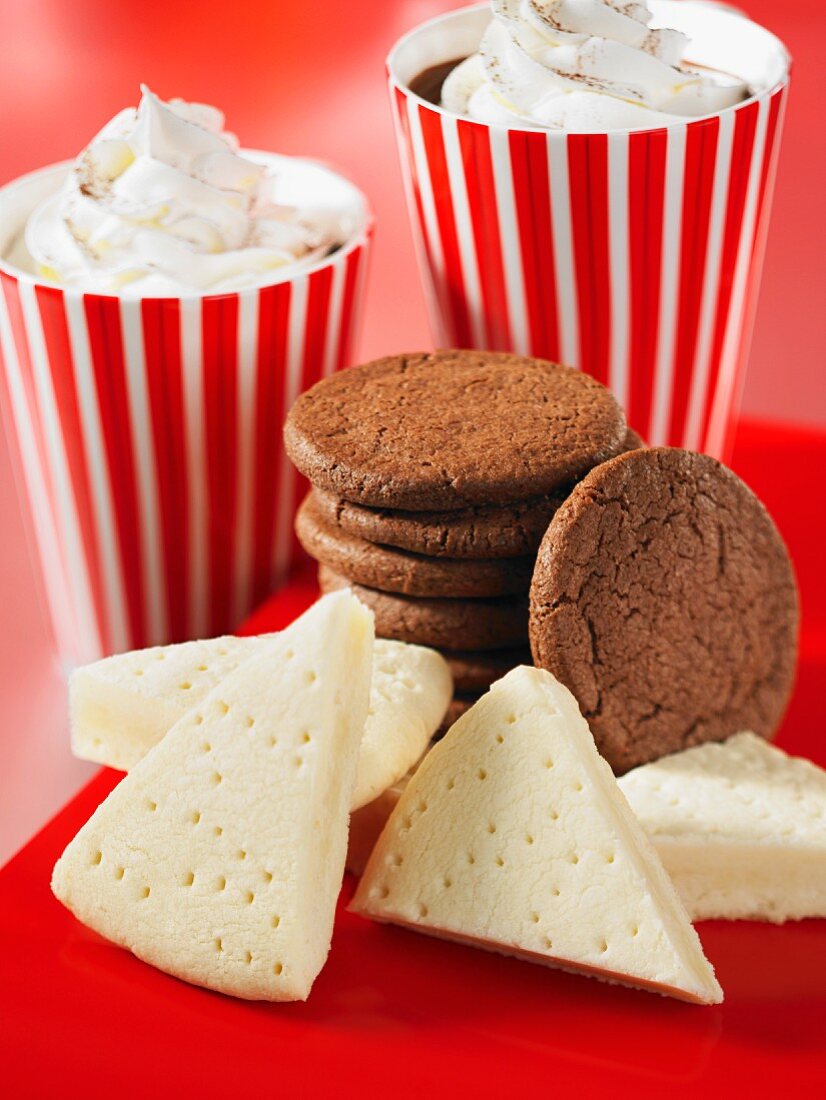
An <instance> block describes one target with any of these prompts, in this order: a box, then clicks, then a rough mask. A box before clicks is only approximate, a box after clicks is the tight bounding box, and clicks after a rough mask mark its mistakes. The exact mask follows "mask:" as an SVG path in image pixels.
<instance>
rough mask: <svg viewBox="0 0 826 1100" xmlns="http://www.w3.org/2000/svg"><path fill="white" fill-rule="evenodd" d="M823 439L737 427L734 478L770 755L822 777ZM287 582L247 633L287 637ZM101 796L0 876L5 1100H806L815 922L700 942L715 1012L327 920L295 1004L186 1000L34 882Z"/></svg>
mask: <svg viewBox="0 0 826 1100" xmlns="http://www.w3.org/2000/svg"><path fill="white" fill-rule="evenodd" d="M825 463H826V434H822V433H816V432H812V433H804V432H791V431H788V430H781V429H777V428H774V429H772V428H769V427H767V426H765V425H762V426H761V425H756V424H751V425H746V426H744V428H743V430H742V432H741V434H740V437H739V440H738V448H737V453H736V459H735V466H736V468H737V469H738V471H739V472H740V473H741V474H742V475H743V476H744V477H745V478H746V479H747V480H748V481H749V482H750V484H752V485H753V486H754V487H755V488H756V489H757V491H758V492H759V493H760V495H761V496H762V497H763V499H764V500H765V501H766V503H767V505H768V506H769V508H770V510H771V511H772V512H773V514H774V515H775V516H776V518H777V520H778V523H779V524H780V527H781V529H782V531H783V534H784V535H785V537H786V539H787V540H788V542H789V545H790V548H791V550H792V553H793V555H794V558H795V561H796V565H797V570H798V575H799V579H800V584H801V589H802V594H803V609H804V612H803V616H804V617H803V622H804V629H803V656H802V661H801V665H800V674H799V680H798V685H797V690H796V693H795V697H794V700H793V702H792V706H791V708H790V711H789V714H788V716H787V719H786V722H785V723H784V725H783V728H782V730H781V732H780V735H779V741H780V744H781V745H783V746H784V747H785V748H787V749H789V750H792V751H795V752H801V753H806V754H808V755H810V756H811V757H812V758H813V759H815V760H816V761H818V762H819V763H820V764H822V765H826V736H825V734H826V731H824V728H823V718H822V714H823V706H822V684H823V678H824V672H825V671H826V583H824V580H823V572H822V569H823V564H822V559H823V552H822V547H821V544H820V538H819V533H820V531H821V529H822V526H823V523H822V517H823V515H824V514H826V492H824V487H823V477H822V470H823V466H824V464H825ZM314 595H315V588H314V585H313V583H312V580H311V579H309V578H306V577H305V578H303V579H298V580H296V581H294V582H293V583H292V584H291V585H290V586H289V587H288V588H286V589H285V590H284V591H282V592H281V593H279V594H277V595H276V596H275V597H274V598H273V599H272V600H271V601H270V602H269V603H268V604H267V605H266V606H265V607H264V608H262V609H261V611H260V612H259V613H258V614H257V615H255V616H253V618H252V619H251V620H250V621H249V622H248V623H247V624H246V627H245V629H246V630H247V631H250V632H256V631H261V630H272V629H277V628H279V627H281V626H284V625H285V624H286V623H288V622H289V621H291V620H292V619H293V618H294V617H295V615H296V614H298V613H299V612H300V611H301V610H302V609H303V608H304V606H306V604H307V603H309V601H310V600H312V599H313V598H314ZM118 778H119V776H118V775H117V774H116V773H114V772H111V771H103V772H101V773H100V775H99V776H98V777H97V778H96V779H94V780H93V781H92V783H91V784H90V785H89V786H88V787H86V788H85V790H83V791H82V792H81V793H80V794H79V795H78V796H77V797H76V798H75V799H74V801H72V802H71V803H70V804H69V805H68V806H67V807H66V808H65V809H64V810H63V811H62V813H60V814H59V815H58V816H57V817H56V818H55V819H54V820H53V821H52V822H51V824H49V825H48V826H47V827H46V828H45V829H44V830H43V831H42V832H41V833H40V834H39V835H38V836H37V837H36V838H35V839H34V840H33V841H32V842H31V843H30V844H29V845H28V847H27V848H25V849H24V850H23V851H22V852H21V853H20V855H19V856H18V857H17V858H16V859H14V860H13V861H12V862H11V863H10V864H9V865H8V866H7V867H6V868H5V869H4V870H3V871H2V872H0V944H2V949H1V950H0V997H2V1010H1V1011H2V1018H3V1025H2V1028H0V1066H2V1071H3V1086H4V1093H5V1095H7V1096H10V1097H14V1098H15V1100H17V1098H23V1097H60V1096H69V1097H75V1096H78V1097H80V1096H83V1097H92V1098H94V1097H109V1096H112V1095H117V1096H118V1097H120V1098H131V1097H133V1096H134V1097H140V1098H141V1100H146V1098H147V1097H153V1096H170V1095H175V1094H180V1095H181V1096H185V1097H212V1096H236V1095H239V1094H240V1095H244V1096H250V1097H258V1096H264V1097H269V1096H276V1095H281V1096H288V1097H292V1096H302V1097H303V1096H319V1097H320V1096H330V1095H340V1096H359V1097H364V1096H371V1095H375V1094H376V1093H378V1092H381V1093H382V1094H383V1095H388V1096H398V1097H414V1096H416V1097H420V1096H422V1095H431V1096H456V1097H460V1096H461V1097H463V1096H480V1097H486V1096H490V1097H510V1096H515V1095H520V1094H521V1093H523V1092H527V1091H528V1090H530V1093H531V1094H532V1095H550V1094H553V1095H562V1096H564V1095H570V1094H573V1093H574V1090H576V1093H577V1094H578V1095H584V1096H591V1095H596V1094H597V1092H599V1093H600V1094H602V1092H603V1091H606V1093H608V1094H610V1095H611V1096H616V1095H631V1094H633V1095H634V1096H635V1097H647V1096H651V1097H655V1096H656V1097H662V1096H663V1095H668V1096H669V1097H679V1096H698V1095H700V1094H701V1093H702V1094H704V1095H706V1096H735V1097H739V1096H746V1095H748V1096H751V1097H762V1096H768V1095H776V1094H783V1093H785V1094H786V1095H790V1096H800V1095H807V1096H808V1095H817V1094H818V1085H819V1086H820V1087H826V1048H824V1021H826V921H804V922H802V923H799V924H788V925H784V926H782V927H775V926H772V925H766V924H758V923H754V924H751V923H746V922H738V923H724V922H708V923H704V924H701V925H699V932H700V936H701V938H702V941H703V945H704V947H705V949H706V952H707V954H708V956H709V958H710V959H711V960H712V962H713V963H714V965H715V967H716V968H717V973H718V976H719V978H720V982H721V984H722V985H723V988H724V990H725V993H726V1001H725V1004H723V1005H722V1006H719V1007H715V1008H698V1007H694V1006H689V1005H685V1004H681V1003H678V1002H676V1001H669V1000H665V999H662V998H660V997H657V996H654V995H652V994H648V993H641V992H636V991H633V990H627V989H621V988H618V987H611V986H605V985H603V984H601V983H598V982H595V981H592V980H589V979H586V978H581V977H575V976H573V975H569V974H563V973H561V972H556V971H552V970H547V969H545V968H543V967H537V966H531V965H530V964H528V963H522V962H516V961H514V960H512V959H504V958H500V957H497V956H494V955H489V954H486V953H484V952H481V951H474V950H473V949H471V948H467V947H459V946H456V945H452V944H447V943H442V942H439V941H436V940H432V939H429V938H427V937H425V936H418V935H416V934H414V933H411V932H405V931H403V930H401V929H397V928H389V927H380V926H378V925H373V924H371V923H370V922H369V921H366V920H363V919H361V918H359V917H356V916H353V915H350V914H348V913H346V912H345V911H344V903H345V902H346V900H347V898H348V897H349V895H350V893H351V890H352V884H351V883H350V882H346V883H345V888H344V892H343V896H342V904H341V907H340V911H339V915H338V918H337V922H336V930H335V937H334V940H333V949H332V952H331V955H330V960H329V962H328V964H327V966H326V967H325V969H324V970H323V971H322V973H321V975H320V977H319V978H318V980H317V982H316V985H315V988H314V989H313V992H312V994H311V996H310V1000H309V1001H308V1002H307V1003H306V1004H303V1005H302V1004H296V1005H268V1004H253V1003H247V1002H242V1001H236V1000H233V999H231V998H229V997H224V996H221V995H219V994H214V993H210V992H207V991H205V990H201V989H196V988H194V987H191V986H188V985H186V984H184V983H183V982H179V981H177V980H176V979H174V978H170V977H168V976H166V975H165V974H162V973H160V972H159V971H156V970H153V969H152V968H151V967H149V966H147V965H145V964H144V963H142V962H139V961H138V960H137V959H135V958H134V957H133V956H132V955H130V954H128V953H127V952H125V951H122V950H121V949H119V948H117V947H113V946H111V945H110V944H108V943H106V942H105V941H104V940H102V939H101V938H100V937H98V936H97V935H95V934H94V933H92V932H90V931H88V930H87V929H85V928H84V927H83V926H81V925H80V924H78V923H77V922H76V921H75V920H74V918H73V917H72V916H71V915H70V914H69V913H68V912H67V911H66V910H65V909H63V907H62V906H61V905H60V904H59V903H58V902H57V901H55V900H54V899H53V897H52V896H51V894H50V892H49V885H48V884H49V876H50V873H51V868H52V865H53V863H54V861H55V859H56V858H57V856H58V855H59V854H60V852H61V851H62V849H63V847H64V846H65V844H66V843H67V842H68V840H69V839H70V838H71V836H72V835H73V834H74V833H75V832H76V831H77V829H78V828H79V827H80V826H81V825H82V824H83V822H84V821H85V820H86V819H87V817H88V816H89V815H90V813H91V812H92V810H93V809H94V807H95V806H96V805H97V804H98V802H100V800H101V799H102V798H103V797H104V796H105V795H106V794H107V792H108V791H109V790H110V789H111V787H112V786H113V785H114V783H116V782H117V780H118Z"/></svg>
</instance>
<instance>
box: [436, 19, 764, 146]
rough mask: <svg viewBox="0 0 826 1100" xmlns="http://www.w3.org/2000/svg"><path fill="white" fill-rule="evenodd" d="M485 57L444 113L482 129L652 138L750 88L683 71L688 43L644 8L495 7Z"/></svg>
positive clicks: (449, 91) (446, 98) (457, 73)
mask: <svg viewBox="0 0 826 1100" xmlns="http://www.w3.org/2000/svg"><path fill="white" fill-rule="evenodd" d="M491 7H492V8H493V14H494V18H493V20H492V21H491V23H490V25H489V26H488V28H487V30H486V31H485V33H484V36H483V38H482V41H481V44H480V46H479V52H478V53H476V54H473V55H472V56H471V57H469V58H468V59H467V60H466V61H464V62H462V63H461V64H460V65H458V66H457V67H456V68H455V69H454V70H453V71H452V72H451V73H450V74H449V76H448V77H447V79H446V80H445V83H444V86H443V88H442V106H443V107H445V108H447V109H448V110H450V111H454V112H455V113H457V114H461V115H467V116H469V117H471V118H475V119H477V120H479V121H480V122H487V123H492V124H498V125H501V126H510V127H520V128H525V127H526V126H527V127H534V128H543V129H563V130H570V131H577V132H580V133H589V132H599V131H603V130H612V129H623V130H632V129H649V128H651V127H657V126H665V125H668V123H671V122H677V121H683V120H684V119H685V116H699V115H704V114H709V113H711V112H714V111H718V110H721V109H723V108H724V107H728V106H731V105H733V104H735V103H739V102H740V100H742V99H743V98H744V96H745V95H746V94H747V91H748V90H747V87H746V85H745V84H744V83H742V82H741V81H739V80H737V79H735V78H733V77H730V76H728V75H727V74H724V73H716V72H711V71H710V70H701V69H699V68H692V67H691V66H689V65H687V64H686V63H685V62H683V60H682V59H683V55H684V52H685V48H686V46H687V45H688V41H689V40H688V36H687V35H685V34H683V33H682V32H680V31H676V30H669V29H667V28H653V27H651V21H652V13H651V11H650V9H649V6H648V3H646V2H644V0H492V2H491Z"/></svg>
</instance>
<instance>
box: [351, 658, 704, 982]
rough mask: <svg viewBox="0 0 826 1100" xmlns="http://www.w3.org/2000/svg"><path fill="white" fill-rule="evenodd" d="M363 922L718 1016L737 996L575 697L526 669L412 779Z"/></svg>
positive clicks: (370, 886) (362, 903)
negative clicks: (719, 974) (728, 995)
mask: <svg viewBox="0 0 826 1100" xmlns="http://www.w3.org/2000/svg"><path fill="white" fill-rule="evenodd" d="M353 908H354V909H355V910H356V911H359V912H362V913H364V914H365V915H367V916H370V917H373V918H374V919H376V920H380V921H387V922H390V923H396V924H401V925H406V926H408V927H410V928H415V929H418V930H419V931H422V932H428V933H430V934H432V935H435V936H442V937H445V938H447V939H455V940H460V941H463V942H466V943H469V944H473V945H476V946H479V947H485V948H488V949H490V950H493V951H498V952H501V953H503V954H507V955H517V956H521V957H524V958H527V959H529V960H532V961H534V962H541V963H545V964H547V965H550V966H559V967H562V968H564V969H571V970H577V971H584V972H585V973H587V974H591V975H594V976H596V977H599V978H603V979H606V980H608V981H617V982H622V983H625V984H629V985H634V986H642V987H644V988H647V989H652V990H656V991H658V992H660V993H667V994H670V995H672V996H675V997H680V998H682V999H684V1000H688V1001H694V1002H700V1003H704V1004H715V1003H718V1002H719V1001H721V1000H722V991H721V989H720V987H719V985H718V983H717V981H716V979H715V977H714V971H713V969H712V967H711V965H710V964H709V963H708V961H707V960H706V958H705V956H704V954H703V950H702V947H701V945H700V941H699V939H698V937H697V934H696V932H695V931H694V929H693V928H692V927H691V924H690V922H689V920H688V917H687V915H686V912H685V910H684V908H683V906H682V904H681V903H680V900H679V898H678V897H677V895H676V893H675V891H674V888H673V886H672V885H671V883H670V881H669V880H668V877H667V876H666V874H665V872H664V871H663V868H662V865H661V864H660V862H659V859H658V858H657V856H656V853H655V852H654V851H653V849H652V848H651V845H650V843H649V841H648V840H647V839H646V837H645V835H644V834H643V832H642V829H641V827H640V826H639V824H638V823H637V821H636V820H635V818H634V816H633V814H632V813H631V811H630V809H629V807H628V804H627V802H626V801H625V799H624V797H623V796H622V794H621V793H620V791H619V789H618V787H617V784H616V780H615V779H614V776H613V774H612V772H611V769H610V768H609V767H608V765H607V764H606V763H605V761H604V760H602V758H601V757H600V756H599V755H598V753H597V751H596V748H595V746H594V741H593V737H592V736H591V733H590V731H589V729H588V725H587V723H586V722H585V720H584V718H583V717H582V715H581V714H580V712H579V708H578V706H577V704H576V701H575V700H574V697H573V696H572V695H571V693H570V692H569V691H568V690H567V689H566V688H565V687H563V686H562V685H561V684H559V683H558V682H557V681H556V680H554V678H553V677H552V676H551V675H550V674H549V673H547V672H544V671H541V670H539V669H533V668H525V667H522V668H517V669H514V670H513V671H512V672H510V673H508V675H507V676H505V677H504V678H503V679H501V680H499V681H498V682H497V683H496V684H494V686H493V687H492V688H491V690H490V691H489V692H488V694H487V695H485V696H483V697H482V698H481V699H480V700H479V702H478V703H476V704H475V705H474V706H473V708H472V709H471V710H469V711H468V712H467V713H466V714H465V715H463V716H462V717H461V718H460V719H459V721H458V722H457V723H456V724H455V725H454V726H453V727H452V729H451V730H450V731H449V733H448V734H447V736H446V737H445V738H444V740H443V741H441V742H440V743H439V744H437V745H436V746H435V747H434V748H433V749H432V750H431V752H430V753H429V754H428V755H427V756H426V757H425V758H424V761H423V762H422V764H421V765H420V767H419V768H418V770H417V771H416V772H415V773H414V774H413V777H412V778H411V780H410V782H409V783H408V785H407V787H406V789H405V790H404V793H403V794H402V797H401V799H400V801H399V803H398V805H397V806H396V808H395V810H394V811H393V814H392V816H391V817H390V820H389V821H388V823H387V826H386V827H385V829H384V831H383V832H382V835H381V837H380V838H379V841H378V843H377V845H376V847H375V849H374V851H373V853H372V855H371V857H370V860H369V862H368V865H367V869H366V871H365V874H364V877H363V878H362V880H361V883H360V885H359V888H358V891H357V893H356V896H355V899H354V902H353Z"/></svg>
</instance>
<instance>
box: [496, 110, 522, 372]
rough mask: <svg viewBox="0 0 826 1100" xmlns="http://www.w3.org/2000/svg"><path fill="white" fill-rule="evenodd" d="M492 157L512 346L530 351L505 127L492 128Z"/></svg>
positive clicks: (520, 255) (520, 254)
mask: <svg viewBox="0 0 826 1100" xmlns="http://www.w3.org/2000/svg"><path fill="white" fill-rule="evenodd" d="M489 138H490V159H491V163H492V165H493V184H494V188H495V190H496V215H497V218H498V220H499V240H500V241H501V246H502V269H503V272H504V278H505V292H506V294H507V298H508V323H509V327H510V334H511V346H512V347H513V350H514V351H515V352H516V353H517V354H518V355H528V354H529V353H530V350H531V347H530V339H529V336H528V331H529V328H528V307H527V302H526V300H525V281H524V274H523V267H522V249H521V247H520V243H519V227H518V226H517V224H516V199H515V197H514V193H513V192H514V188H513V166H512V165H511V154H510V145H509V144H508V134H507V131H506V130H499V129H497V130H493V129H492V130H490V131H489Z"/></svg>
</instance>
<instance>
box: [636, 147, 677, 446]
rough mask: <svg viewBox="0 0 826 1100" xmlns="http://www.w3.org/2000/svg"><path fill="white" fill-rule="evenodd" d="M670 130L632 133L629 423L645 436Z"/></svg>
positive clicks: (651, 391) (654, 347)
mask: <svg viewBox="0 0 826 1100" xmlns="http://www.w3.org/2000/svg"><path fill="white" fill-rule="evenodd" d="M667 145H668V135H667V132H666V131H665V130H653V131H651V132H649V133H635V134H629V143H628V250H629V256H628V259H629V267H630V300H629V308H630V332H629V364H630V370H629V372H628V382H629V399H628V408H627V410H626V411H627V413H628V422H629V424H631V425H632V427H634V428H636V429H637V430H638V431H639V432H642V433H643V434H644V435H645V433H646V432H647V431H648V429H649V426H650V423H651V404H652V399H653V395H654V375H655V366H656V358H657V338H658V335H659V320H660V279H661V277H662V258H663V207H664V202H665V160H666V148H667Z"/></svg>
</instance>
